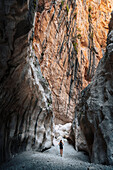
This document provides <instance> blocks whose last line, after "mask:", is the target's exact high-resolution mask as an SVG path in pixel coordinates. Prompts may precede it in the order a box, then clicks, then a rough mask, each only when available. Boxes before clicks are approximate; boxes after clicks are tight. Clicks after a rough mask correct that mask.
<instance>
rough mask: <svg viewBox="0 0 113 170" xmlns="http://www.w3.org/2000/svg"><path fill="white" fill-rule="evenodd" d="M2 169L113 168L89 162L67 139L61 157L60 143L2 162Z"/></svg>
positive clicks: (110, 169)
mask: <svg viewBox="0 0 113 170" xmlns="http://www.w3.org/2000/svg"><path fill="white" fill-rule="evenodd" d="M0 169H1V170H113V167H112V166H104V165H98V164H92V163H89V158H88V156H87V155H86V154H85V153H83V152H77V151H75V150H74V148H73V146H71V145H69V144H68V143H67V141H65V142H64V154H63V157H60V154H59V147H58V145H55V146H53V147H52V148H51V149H49V150H46V151H44V152H41V153H40V152H33V151H27V152H23V153H21V154H18V155H16V156H14V157H13V158H12V159H11V160H10V161H9V162H7V163H4V164H2V166H1V167H0Z"/></svg>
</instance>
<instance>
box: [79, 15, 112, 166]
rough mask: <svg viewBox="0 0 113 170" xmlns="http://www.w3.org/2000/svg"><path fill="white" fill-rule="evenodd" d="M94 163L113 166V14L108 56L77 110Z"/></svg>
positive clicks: (102, 62)
mask: <svg viewBox="0 0 113 170" xmlns="http://www.w3.org/2000/svg"><path fill="white" fill-rule="evenodd" d="M76 110H77V113H78V116H79V118H80V126H81V129H82V131H83V133H84V135H85V138H86V141H87V145H88V150H89V155H90V158H91V162H94V163H102V164H111V165H113V12H112V14H111V21H110V23H109V34H108V38H107V48H106V54H105V56H104V57H103V58H102V59H101V61H100V63H99V65H98V67H97V71H96V74H95V76H94V78H93V80H92V81H91V83H90V85H88V86H87V88H85V89H84V90H83V91H82V95H81V98H80V101H79V104H78V106H77V108H76Z"/></svg>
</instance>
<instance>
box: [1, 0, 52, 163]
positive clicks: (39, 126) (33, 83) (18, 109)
mask: <svg viewBox="0 0 113 170" xmlns="http://www.w3.org/2000/svg"><path fill="white" fill-rule="evenodd" d="M35 7H36V1H32V0H30V1H29V3H28V2H26V1H24V0H21V1H19V0H11V1H7V0H4V1H0V162H2V161H4V160H6V159H8V158H9V157H10V156H11V155H12V154H14V153H17V152H19V151H23V150H30V149H36V150H43V149H46V148H49V147H51V145H52V129H53V113H52V107H51V103H52V100H51V93H50V89H49V86H48V83H47V81H46V80H45V79H44V77H43V76H42V74H41V70H40V67H39V63H38V59H37V57H36V56H35V54H34V51H33V48H32V41H33V34H34V32H33V29H32V27H33V22H34V20H35Z"/></svg>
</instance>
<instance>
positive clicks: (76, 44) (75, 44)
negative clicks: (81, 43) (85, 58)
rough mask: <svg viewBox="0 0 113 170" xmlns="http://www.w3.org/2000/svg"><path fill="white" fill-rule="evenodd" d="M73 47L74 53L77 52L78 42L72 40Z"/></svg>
mask: <svg viewBox="0 0 113 170" xmlns="http://www.w3.org/2000/svg"><path fill="white" fill-rule="evenodd" d="M73 47H74V49H75V51H76V53H77V54H78V49H77V47H78V43H77V42H73Z"/></svg>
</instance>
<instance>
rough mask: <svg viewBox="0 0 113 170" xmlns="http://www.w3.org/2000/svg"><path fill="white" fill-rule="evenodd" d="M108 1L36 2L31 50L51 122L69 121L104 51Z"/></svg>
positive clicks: (109, 5)
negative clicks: (48, 97)
mask: <svg viewBox="0 0 113 170" xmlns="http://www.w3.org/2000/svg"><path fill="white" fill-rule="evenodd" d="M112 8H113V1H110V0H106V1H105V0H101V1H97V0H87V1H86V0H84V1H83V0H65V1H64V0H54V1H52V0H49V1H47V0H43V1H41V0H39V6H38V12H37V18H36V24H35V25H36V26H35V38H34V49H35V50H36V56H37V57H38V59H39V63H40V65H41V70H42V73H43V76H44V77H45V78H46V79H47V80H48V83H49V85H50V88H51V91H52V100H53V111H54V113H55V123H56V124H57V123H67V122H70V121H71V120H72V119H73V116H74V113H75V105H76V104H75V103H76V102H77V100H78V96H79V94H80V91H81V90H83V89H84V88H85V87H86V86H87V85H88V84H89V83H90V81H91V79H92V77H93V75H94V73H95V70H96V67H97V65H98V62H99V60H100V59H101V58H102V55H103V54H104V52H105V47H106V37H107V33H108V22H109V19H110V13H111V9H112Z"/></svg>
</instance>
